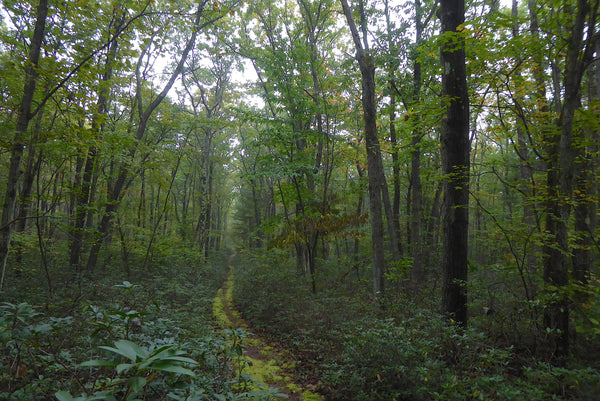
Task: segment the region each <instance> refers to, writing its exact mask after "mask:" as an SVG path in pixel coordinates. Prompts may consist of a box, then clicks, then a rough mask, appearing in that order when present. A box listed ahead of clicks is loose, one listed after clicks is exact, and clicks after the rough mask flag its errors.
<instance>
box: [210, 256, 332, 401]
mask: <svg viewBox="0 0 600 401" xmlns="http://www.w3.org/2000/svg"><path fill="white" fill-rule="evenodd" d="M233 281H234V271H233V268H232V269H231V270H230V271H229V275H228V277H227V280H226V281H225V284H223V287H221V288H220V289H219V291H218V292H217V296H216V298H215V302H214V304H213V314H214V315H215V318H216V319H217V322H218V323H219V325H220V326H221V327H222V328H223V329H243V330H244V331H245V332H246V333H248V337H246V338H245V339H244V351H245V353H244V357H245V358H244V360H245V361H246V362H249V363H246V364H244V369H243V372H244V373H246V374H247V375H249V376H251V377H252V378H254V379H256V381H257V382H260V383H264V384H267V385H268V386H270V387H276V388H278V389H279V390H280V392H282V393H284V394H286V395H287V396H288V399H289V400H292V401H322V400H324V398H323V397H321V396H320V395H318V394H316V393H314V392H311V391H310V390H308V389H305V388H302V386H300V385H298V384H297V383H295V382H294V379H293V377H292V374H291V373H290V372H291V371H292V370H293V364H294V362H293V361H290V359H289V358H286V357H285V355H284V354H283V352H281V351H277V350H276V349H275V348H274V347H272V346H270V345H269V344H267V342H265V341H264V340H263V339H261V338H260V337H258V336H256V335H254V334H253V333H252V331H251V329H250V327H249V326H248V324H247V323H246V322H244V320H243V319H242V318H241V316H240V313H239V312H238V311H237V310H236V309H235V307H234V305H233V293H232V288H233ZM264 387H265V388H266V386H264Z"/></svg>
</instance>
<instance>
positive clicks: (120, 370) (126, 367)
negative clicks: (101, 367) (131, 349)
mask: <svg viewBox="0 0 600 401" xmlns="http://www.w3.org/2000/svg"><path fill="white" fill-rule="evenodd" d="M134 366H135V364H133V363H121V364H119V365H117V373H118V374H121V373H123V372H125V371H126V370H129V369H130V368H132V367H134Z"/></svg>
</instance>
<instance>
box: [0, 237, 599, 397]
mask: <svg viewBox="0 0 600 401" xmlns="http://www.w3.org/2000/svg"><path fill="white" fill-rule="evenodd" d="M200 259H201V258H200V257H199V255H196V254H194V253H193V252H189V251H187V253H186V251H184V250H179V251H178V250H173V249H171V250H170V251H169V255H168V257H166V258H165V259H161V258H159V259H157V260H155V261H154V263H153V265H152V266H151V267H149V268H148V269H146V270H144V271H142V270H137V269H135V268H133V266H134V264H132V268H131V269H130V270H129V272H128V273H127V272H126V270H125V269H122V268H121V267H120V266H116V265H113V266H111V264H110V263H107V264H106V265H105V266H104V271H102V274H97V275H91V274H89V273H87V274H82V275H81V276H79V277H73V275H72V273H71V272H68V271H60V270H57V271H56V273H57V274H55V275H54V276H53V284H54V285H53V292H52V293H51V294H50V293H48V291H47V290H44V288H45V283H44V280H43V277H44V275H41V274H39V272H35V271H34V270H23V271H22V272H20V273H19V274H20V275H21V277H20V278H19V280H11V283H13V285H11V286H9V287H7V289H6V291H5V292H3V294H2V299H1V300H0V301H1V302H2V304H1V306H0V342H1V345H2V347H1V349H0V356H1V360H0V361H1V362H0V363H1V369H0V399H6V400H9V401H17V400H51V399H58V400H59V401H71V400H77V401H89V400H109V401H110V400H134V399H138V400H163V399H174V400H190V401H191V400H275V399H281V398H284V397H291V396H296V397H297V396H298V394H299V392H298V393H297V394H296V395H293V394H294V391H291V392H290V391H288V394H284V393H283V392H281V391H280V390H278V389H277V388H276V387H278V386H279V387H282V386H281V382H277V380H272V379H273V378H274V377H275V378H277V376H281V378H282V380H283V381H287V382H290V383H291V382H292V379H291V376H288V375H291V374H293V381H294V382H296V383H299V384H300V385H301V386H303V387H304V388H310V389H311V390H314V391H315V392H317V393H319V394H322V395H323V396H324V398H325V399H327V400H436V399H437V400H595V399H598V394H600V373H599V366H598V358H597V356H598V345H597V344H596V342H597V341H596V340H597V337H596V334H595V333H593V332H589V333H577V336H576V337H575V340H574V344H573V351H572V354H571V356H570V357H569V359H568V360H567V361H566V363H565V364H564V365H563V366H557V365H556V364H552V363H551V362H552V361H551V360H549V359H548V358H546V357H545V356H544V353H543V350H540V348H539V346H537V345H536V344H542V343H543V341H542V339H536V334H537V335H539V333H536V332H535V330H534V327H533V326H534V325H533V323H532V322H531V320H530V316H528V315H525V314H524V312H523V309H519V307H521V308H523V305H521V306H519V305H520V304H519V303H516V302H512V303H511V301H510V300H509V298H507V299H502V300H501V299H496V305H495V306H496V308H497V311H496V312H495V313H493V314H490V315H486V314H482V313H477V312H475V311H476V310H477V308H480V307H481V305H482V304H483V302H484V298H485V297H484V296H483V295H482V294H481V292H483V291H478V290H477V277H476V276H474V277H473V280H472V281H473V283H472V285H473V286H474V288H473V289H472V291H471V294H472V300H471V303H470V305H471V309H472V316H471V319H470V327H469V329H468V330H461V329H459V328H457V327H453V326H446V325H444V324H443V320H442V319H441V318H440V316H439V315H438V314H437V312H434V311H436V310H437V305H436V304H435V303H434V302H433V301H431V300H435V299H436V298H437V295H436V294H437V293H436V291H438V290H437V289H436V286H435V282H434V281H432V284H433V285H432V286H431V287H427V288H423V289H422V290H421V291H423V292H422V293H420V295H419V294H415V293H402V292H400V291H398V290H397V289H399V288H401V286H402V283H400V282H395V283H394V281H393V277H391V276H390V277H389V282H388V284H389V285H388V289H389V290H388V295H387V296H386V297H385V298H382V299H380V300H379V302H374V300H373V297H372V293H371V292H370V280H369V274H370V271H369V270H368V269H367V268H366V267H365V268H360V269H357V270H356V271H354V270H353V271H352V272H351V273H350V274H349V273H348V268H347V266H348V265H347V264H346V263H345V262H344V260H341V259H333V258H332V259H331V260H319V266H320V270H318V272H317V274H318V275H317V277H316V279H317V282H318V283H319V285H318V287H317V292H316V293H313V292H312V291H311V288H310V284H309V283H308V282H307V280H306V278H305V277H304V276H303V274H302V273H301V272H299V271H297V269H296V267H295V264H294V263H293V257H291V256H290V254H289V252H287V251H284V250H278V249H274V248H273V249H270V250H262V251H252V252H249V251H246V250H243V249H240V250H238V253H237V254H235V255H234V256H233V257H228V256H227V255H226V254H225V253H222V254H221V255H220V256H218V257H215V258H211V260H208V261H206V262H204V263H198V260H200ZM166 261H169V262H170V263H166ZM107 262H110V259H107ZM230 262H231V264H232V265H233V266H234V268H235V282H234V283H235V284H234V286H233V291H232V292H231V291H228V292H227V294H224V293H223V292H221V293H220V295H221V298H220V299H221V301H222V302H223V298H225V302H227V303H228V304H229V305H231V306H233V307H235V309H237V310H239V311H240V315H239V316H237V317H236V315H235V313H234V312H233V311H230V315H231V316H233V317H234V318H236V319H244V320H245V321H247V322H248V323H249V324H250V326H251V329H246V328H244V327H238V326H237V325H235V324H231V325H228V324H225V325H224V324H223V322H221V323H220V326H219V320H220V318H219V317H218V315H219V314H218V313H217V319H215V318H214V311H215V308H217V309H218V303H215V297H217V299H219V297H218V295H217V294H219V288H222V286H223V284H224V283H225V282H226V277H227V272H228V264H229V263H230ZM9 278H10V279H13V278H14V277H9ZM77 278H78V279H77ZM488 279H489V277H488ZM229 286H231V283H229ZM224 288H227V286H226V287H224ZM34 289H35V290H34ZM425 292H426V293H427V294H426V296H425V295H424V294H425ZM499 294H501V292H499ZM498 297H500V295H498ZM427 300H430V301H427ZM221 307H222V305H221ZM250 331H251V332H252V333H254V334H256V335H254V334H250ZM253 337H260V338H263V339H265V343H268V344H269V345H270V346H272V347H273V349H271V348H266V347H262V346H261V348H262V352H263V353H264V355H263V356H268V358H270V359H277V360H278V363H279V364H283V365H284V369H283V373H281V370H277V372H275V373H273V371H271V370H270V368H269V369H266V370H267V372H266V373H265V372H264V371H263V372H262V373H260V374H257V373H256V371H258V370H261V366H255V367H254V370H252V369H251V370H244V369H240V367H241V366H245V367H248V366H249V365H251V364H255V365H260V364H259V363H258V362H257V361H258V360H261V359H259V358H258V356H259V355H258V354H260V353H261V350H258V349H257V348H256V347H255V346H253V345H252V344H253V341H254V340H252V338H253ZM263 345H264V344H263ZM253 347H254V348H253ZM275 351H277V352H275ZM273 355H275V356H273ZM282 355H284V356H285V358H284V357H283V356H282ZM254 357H257V358H254ZM265 364H267V365H268V364H270V362H265ZM262 370H265V369H262ZM290 372H293V373H290ZM263 373H264V374H263ZM280 373H281V374H280ZM285 377H290V378H289V379H285ZM269 381H270V384H271V386H263V385H261V384H260V383H262V382H269ZM291 399H293V398H291Z"/></svg>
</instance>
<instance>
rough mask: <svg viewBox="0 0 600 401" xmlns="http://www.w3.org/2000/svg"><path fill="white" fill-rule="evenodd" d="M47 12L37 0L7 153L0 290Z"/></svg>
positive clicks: (0, 238) (0, 230)
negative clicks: (13, 134) (20, 91)
mask: <svg viewBox="0 0 600 401" xmlns="http://www.w3.org/2000/svg"><path fill="white" fill-rule="evenodd" d="M47 15H48V0H40V2H39V4H38V7H37V10H36V21H35V28H34V31H33V37H32V38H31V45H30V47H29V55H28V57H27V60H26V64H25V65H26V68H25V84H24V86H23V97H22V98H21V103H20V105H19V112H18V117H17V125H16V127H15V128H16V129H15V136H14V138H13V141H12V147H11V153H10V167H9V170H8V178H7V180H6V192H5V193H4V204H3V206H2V220H1V221H0V264H1V267H2V274H1V275H0V291H2V289H3V288H4V277H5V273H6V262H7V259H8V251H9V248H10V240H11V235H12V229H13V224H14V221H13V220H14V215H15V207H16V201H17V196H18V182H19V177H20V175H21V159H22V157H23V150H24V148H25V143H26V138H25V137H26V134H27V129H28V127H29V122H30V121H31V119H32V118H33V116H32V115H31V106H32V103H33V96H34V94H35V87H36V84H37V78H38V71H37V69H38V64H39V60H40V53H41V49H42V42H43V39H44V34H45V29H46V17H47Z"/></svg>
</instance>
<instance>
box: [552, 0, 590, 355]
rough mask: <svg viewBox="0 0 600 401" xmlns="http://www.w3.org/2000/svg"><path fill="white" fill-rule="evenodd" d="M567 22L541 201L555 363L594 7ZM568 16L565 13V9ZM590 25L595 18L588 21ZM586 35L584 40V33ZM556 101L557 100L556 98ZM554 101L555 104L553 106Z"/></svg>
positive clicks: (561, 340) (563, 331)
mask: <svg viewBox="0 0 600 401" xmlns="http://www.w3.org/2000/svg"><path fill="white" fill-rule="evenodd" d="M576 7H577V10H576V12H575V13H574V14H575V18H574V20H573V23H572V29H571V37H570V38H569V42H568V46H567V54H566V62H565V71H564V82H563V86H564V88H563V92H564V102H563V103H562V108H561V111H560V116H559V119H558V122H557V125H558V128H559V133H558V134H552V133H551V134H550V135H548V137H547V145H548V175H547V185H548V199H547V200H546V232H547V233H548V239H547V242H546V243H545V244H544V247H543V252H544V283H545V284H546V285H547V286H548V287H549V289H548V291H549V292H550V293H552V295H553V300H552V301H550V302H549V303H548V305H547V306H546V310H545V311H544V323H545V325H546V328H547V329H548V332H549V333H550V343H551V345H552V346H553V347H554V351H553V355H554V356H555V357H556V359H555V362H556V363H558V364H562V363H564V358H565V357H566V356H567V355H568V352H569V300H568V295H567V291H566V288H565V287H566V286H567V285H569V281H570V280H569V269H570V262H571V260H570V259H569V257H568V255H569V253H570V249H569V234H568V222H569V219H570V214H571V202H570V201H571V196H572V193H573V184H574V173H575V167H574V162H575V149H574V146H573V121H574V117H575V111H576V109H577V108H578V107H579V105H580V101H579V96H580V89H581V81H582V78H583V74H584V72H585V68H586V67H587V65H588V64H589V62H590V61H591V59H592V54H593V51H594V48H593V47H592V43H591V38H592V37H593V35H595V29H594V28H595V26H588V25H587V24H586V22H587V19H588V16H589V15H591V16H594V17H595V16H596V12H597V8H598V5H597V4H596V5H595V9H591V8H590V5H589V4H588V3H587V1H586V0H578V1H577V5H576ZM565 12H568V11H565ZM591 19H592V21H593V24H595V23H596V22H595V18H591ZM586 32H587V40H584V34H585V33H586ZM557 100H558V99H557ZM556 103H558V101H557V102H556Z"/></svg>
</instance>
